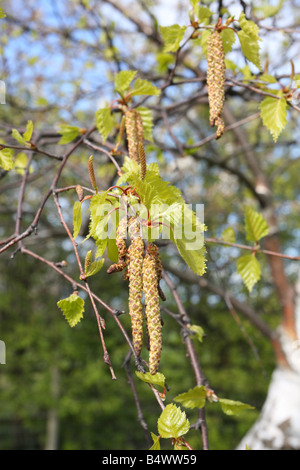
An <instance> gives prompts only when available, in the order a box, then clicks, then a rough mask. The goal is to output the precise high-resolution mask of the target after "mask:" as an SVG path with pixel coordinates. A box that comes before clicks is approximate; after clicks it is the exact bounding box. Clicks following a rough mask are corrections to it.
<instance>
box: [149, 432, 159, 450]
mask: <svg viewBox="0 0 300 470" xmlns="http://www.w3.org/2000/svg"><path fill="white" fill-rule="evenodd" d="M151 437H152V439H153V444H152V446H151V447H150V449H149V450H160V440H159V439H160V436H156V435H155V434H154V433H153V432H151Z"/></svg>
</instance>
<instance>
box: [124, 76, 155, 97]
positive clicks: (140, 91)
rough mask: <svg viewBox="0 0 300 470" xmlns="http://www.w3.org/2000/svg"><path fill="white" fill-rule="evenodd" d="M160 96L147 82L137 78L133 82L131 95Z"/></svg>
mask: <svg viewBox="0 0 300 470" xmlns="http://www.w3.org/2000/svg"><path fill="white" fill-rule="evenodd" d="M159 94H160V90H159V89H158V88H157V87H156V86H155V85H153V84H152V83H151V82H149V81H148V80H143V79H142V78H137V79H136V80H135V82H134V85H133V89H132V91H131V95H133V96H135V95H151V96H158V95H159Z"/></svg>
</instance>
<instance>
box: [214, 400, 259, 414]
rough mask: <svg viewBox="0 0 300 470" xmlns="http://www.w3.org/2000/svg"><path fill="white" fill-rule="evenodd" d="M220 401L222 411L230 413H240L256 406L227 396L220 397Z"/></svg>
mask: <svg viewBox="0 0 300 470" xmlns="http://www.w3.org/2000/svg"><path fill="white" fill-rule="evenodd" d="M219 403H220V405H221V408H222V411H223V412H224V413H225V414H226V415H228V416H232V415H235V416H237V415H239V414H240V413H241V412H242V411H244V410H254V409H255V408H254V406H251V405H247V404H246V403H242V402H240V401H234V400H228V399H227V398H219Z"/></svg>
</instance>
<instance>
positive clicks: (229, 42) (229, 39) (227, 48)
mask: <svg viewBox="0 0 300 470" xmlns="http://www.w3.org/2000/svg"><path fill="white" fill-rule="evenodd" d="M221 38H222V41H223V49H224V53H225V54H227V52H231V50H232V46H233V44H234V43H235V39H236V34H235V32H234V31H233V30H232V29H229V28H225V29H223V30H222V31H221Z"/></svg>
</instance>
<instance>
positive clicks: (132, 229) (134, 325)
mask: <svg viewBox="0 0 300 470" xmlns="http://www.w3.org/2000/svg"><path fill="white" fill-rule="evenodd" d="M128 232H129V237H130V239H131V242H130V246H129V248H128V252H127V257H128V279H129V297H128V305H129V314H130V318H131V330H132V342H133V347H134V350H135V353H136V355H137V356H139V355H140V353H141V350H142V346H143V304H142V296H143V277H142V275H143V272H142V270H143V258H144V241H143V239H142V237H141V235H140V228H139V223H138V222H137V221H136V219H131V220H130V221H129V226H128Z"/></svg>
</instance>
